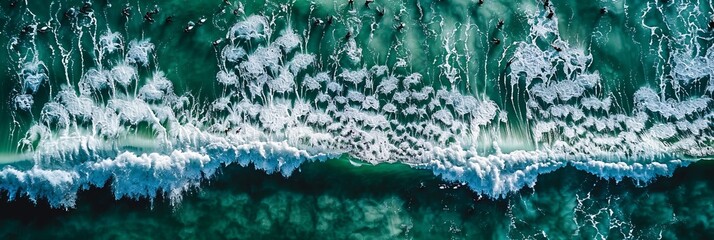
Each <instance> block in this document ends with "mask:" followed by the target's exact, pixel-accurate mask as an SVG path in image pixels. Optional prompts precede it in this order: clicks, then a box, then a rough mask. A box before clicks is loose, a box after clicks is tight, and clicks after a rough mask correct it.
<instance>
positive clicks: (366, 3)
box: [364, 0, 374, 8]
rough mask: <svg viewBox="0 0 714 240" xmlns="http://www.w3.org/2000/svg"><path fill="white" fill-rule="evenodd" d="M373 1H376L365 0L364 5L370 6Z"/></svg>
mask: <svg viewBox="0 0 714 240" xmlns="http://www.w3.org/2000/svg"><path fill="white" fill-rule="evenodd" d="M372 2H374V0H365V1H364V6H365V7H367V8H369V4H370V3H372Z"/></svg>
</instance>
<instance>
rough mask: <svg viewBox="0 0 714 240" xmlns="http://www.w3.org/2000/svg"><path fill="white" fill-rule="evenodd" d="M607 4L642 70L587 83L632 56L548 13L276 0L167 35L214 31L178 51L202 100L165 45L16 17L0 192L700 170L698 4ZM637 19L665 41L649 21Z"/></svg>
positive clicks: (79, 15)
mask: <svg viewBox="0 0 714 240" xmlns="http://www.w3.org/2000/svg"><path fill="white" fill-rule="evenodd" d="M452 4H454V5H458V4H460V3H452ZM463 4H464V5H467V3H465V2H464V3H463ZM603 4H604V5H606V6H607V7H604V9H606V10H603V11H605V13H602V14H616V13H624V14H625V15H627V12H628V8H637V9H640V10H639V11H641V13H642V16H629V18H634V19H635V20H631V21H630V22H635V23H639V24H638V25H634V26H629V27H630V28H636V29H638V31H642V32H648V34H644V35H643V36H642V38H643V39H644V40H645V41H639V42H637V44H638V46H639V47H641V48H645V49H646V50H644V51H643V53H641V54H642V55H644V56H640V57H634V59H639V60H640V61H641V64H642V65H644V64H650V62H654V66H653V67H652V68H653V69H654V70H653V72H651V73H649V72H648V73H645V74H643V76H642V77H643V79H635V80H631V79H630V80H629V81H628V82H627V84H624V85H626V86H625V87H622V86H621V85H620V84H619V82H625V80H624V79H617V78H616V77H617V76H618V75H616V74H612V73H607V72H602V70H601V69H599V68H597V66H596V65H597V64H598V63H597V62H598V61H599V59H598V58H595V57H594V53H593V52H595V50H593V49H592V48H593V47H592V45H595V44H596V43H598V42H600V43H602V45H605V46H606V47H604V48H605V49H607V50H608V51H613V53H612V54H616V53H614V52H620V54H629V53H628V51H627V50H626V49H617V48H618V47H621V46H619V45H622V44H624V43H619V44H618V43H617V41H621V40H617V39H615V40H613V39H611V38H615V37H613V36H611V35H612V32H613V31H616V30H613V27H612V26H610V28H609V29H607V28H604V29H594V34H592V36H590V38H591V39H590V40H588V41H587V42H595V43H591V44H592V45H589V46H588V44H583V42H582V41H581V40H578V39H573V38H571V37H565V36H563V34H562V32H564V31H565V30H563V29H562V28H563V26H564V25H568V24H569V23H568V22H567V21H561V20H560V19H561V17H562V16H561V15H559V14H554V13H553V11H555V10H556V9H557V8H558V6H557V5H553V4H550V3H549V2H548V1H546V2H540V1H524V2H521V3H519V4H516V3H498V4H492V5H489V6H484V7H483V8H479V9H478V11H480V12H479V13H480V14H481V15H477V16H479V17H481V18H478V17H474V16H459V17H447V16H439V15H438V14H434V13H435V12H437V11H436V10H434V8H436V7H435V6H431V10H429V9H427V8H423V7H422V6H418V8H417V10H416V11H412V9H410V10H407V8H406V7H405V6H404V4H394V5H389V4H385V5H377V4H374V5H372V6H371V7H372V8H369V9H368V10H367V9H364V8H363V7H361V6H360V4H355V6H349V4H348V3H347V2H345V3H331V2H330V3H326V2H325V3H323V2H313V3H304V2H292V3H284V4H283V3H266V4H265V5H264V6H263V8H257V9H262V10H256V9H250V7H249V6H246V7H244V6H243V5H239V6H231V8H235V9H236V10H235V11H233V12H231V11H230V8H226V7H223V11H224V12H219V14H225V15H230V14H235V12H236V11H237V12H238V13H237V14H235V15H237V17H235V19H232V18H231V20H219V17H217V16H209V17H207V18H199V19H194V20H193V21H192V22H191V23H193V24H194V25H191V24H187V23H185V22H174V23H172V24H174V25H177V26H179V25H180V26H181V27H182V28H183V29H184V31H185V32H186V33H183V32H181V31H176V33H174V34H176V38H185V36H183V35H182V34H193V33H194V32H196V31H201V30H202V28H205V27H207V26H205V25H214V26H217V27H216V28H217V29H219V30H220V33H221V34H214V35H211V36H209V37H204V38H203V39H202V41H196V42H199V43H193V42H192V43H193V44H195V45H191V46H189V47H187V48H199V49H205V50H206V52H208V53H209V54H211V56H212V58H213V59H215V62H203V61H200V62H191V61H190V60H186V59H184V61H188V63H193V64H196V65H201V64H209V65H215V67H216V68H217V69H218V70H217V71H214V72H212V73H211V74H212V77H210V78H206V79H198V81H201V82H202V84H205V85H209V86H211V88H212V89H214V90H215V91H213V93H212V94H209V93H206V92H207V91H208V90H206V89H203V88H193V87H185V86H182V87H180V88H178V87H176V86H175V85H177V83H178V82H181V81H184V80H183V79H177V78H178V77H180V75H178V76H176V75H174V76H173V77H172V76H169V75H170V74H167V73H166V72H168V71H176V69H166V68H162V64H161V62H160V61H161V60H160V59H162V58H165V56H162V55H161V54H159V53H158V51H157V48H159V47H160V44H161V43H158V42H154V41H152V39H151V38H150V37H143V36H142V35H145V34H143V33H142V34H139V35H136V34H129V33H128V31H127V30H126V29H121V28H116V27H114V28H113V27H110V26H109V24H107V25H103V24H99V22H101V21H98V20H97V19H103V18H108V17H107V16H106V15H107V12H108V11H105V10H99V9H92V8H91V7H92V6H89V10H91V11H89V10H87V9H85V7H86V6H73V8H72V9H74V10H72V11H70V10H67V9H69V6H63V5H62V4H61V3H58V4H57V5H59V6H57V7H50V9H53V10H56V11H50V12H49V13H48V16H42V15H40V14H39V13H38V14H35V13H34V12H33V10H31V9H29V8H28V9H27V10H26V11H25V12H24V13H22V15H23V16H25V18H27V19H32V20H28V21H27V23H28V24H27V25H26V26H19V27H18V28H20V29H21V31H22V32H23V33H22V34H20V35H19V36H17V37H14V36H13V37H7V38H8V39H7V40H8V42H7V43H6V46H7V52H8V57H9V59H10V62H11V63H10V64H8V67H7V68H8V69H10V71H12V73H13V78H12V79H11V80H6V81H12V82H13V83H12V85H11V86H12V89H10V90H8V91H10V93H9V94H8V99H9V100H8V101H6V103H5V104H7V105H9V106H10V107H9V110H10V111H8V113H6V115H8V116H10V117H11V118H12V119H13V121H11V123H10V124H9V125H11V126H12V128H11V129H13V130H12V131H13V133H12V134H10V135H11V136H17V139H16V141H14V146H13V147H12V148H11V150H10V152H11V153H8V154H6V155H7V156H4V157H1V158H0V167H1V170H0V190H2V191H3V192H5V193H7V194H8V196H9V199H10V200H13V199H15V198H18V197H21V196H22V197H28V198H29V199H30V200H31V201H44V200H46V201H47V202H48V203H49V204H50V205H51V206H52V207H55V208H73V207H76V200H77V193H78V192H79V191H81V190H85V189H89V188H91V187H100V188H101V187H103V186H105V185H108V186H111V191H112V193H113V195H114V197H115V198H116V199H120V198H123V197H128V198H132V199H141V198H149V199H155V198H157V196H158V195H161V196H163V197H166V198H167V199H169V200H170V201H171V203H172V204H178V203H180V202H181V200H182V197H183V195H184V194H185V192H187V191H191V190H193V189H197V188H200V187H201V186H200V185H201V183H202V182H204V181H206V180H210V179H211V178H213V177H215V175H216V174H220V172H221V168H223V167H224V166H227V165H231V164H239V165H241V166H252V167H254V168H256V169H260V170H263V171H265V172H267V173H279V174H281V175H283V176H285V177H290V175H291V174H292V173H294V172H295V171H299V170H300V167H301V165H303V164H304V163H306V162H323V161H330V160H331V159H335V158H338V157H340V156H350V157H353V158H355V159H359V160H360V161H363V162H366V163H369V164H380V163H401V164H406V165H408V166H410V167H412V168H419V169H427V170H429V171H431V172H433V174H434V175H437V176H440V177H441V178H443V179H444V180H446V181H449V182H453V183H456V184H459V185H465V186H468V187H469V188H470V189H471V190H472V191H474V192H476V193H478V194H480V195H484V196H486V197H490V198H504V197H507V196H508V195H509V194H510V193H513V192H516V191H519V190H521V189H522V188H525V187H530V188H532V187H534V186H535V184H536V180H537V178H538V176H540V175H542V174H545V173H549V172H553V171H555V170H558V169H561V168H563V167H566V166H572V167H575V168H577V169H579V170H582V171H585V172H588V173H591V174H594V175H596V176H598V177H601V178H605V179H614V180H616V181H621V180H628V181H634V182H636V183H637V184H638V185H645V184H647V183H649V182H651V181H652V180H653V179H655V178H657V177H660V176H671V175H672V174H673V172H674V170H675V169H677V168H679V167H683V166H687V165H689V164H691V163H693V162H695V161H698V160H701V159H706V158H709V157H711V156H712V155H713V153H714V149H713V148H712V136H713V135H712V122H711V121H712V118H714V112H713V109H712V106H714V103H712V98H711V96H712V92H713V91H714V81H711V77H712V74H714V49H713V47H712V46H713V45H712V44H711V40H712V34H711V33H710V29H708V26H707V23H708V22H709V21H710V19H709V16H708V15H707V14H705V13H704V12H705V11H700V10H699V8H702V7H706V6H707V4H709V5H711V3H699V2H693V3H672V4H676V5H675V6H673V7H672V8H674V9H676V10H677V11H678V12H687V13H688V14H689V15H688V16H686V17H672V18H669V17H668V16H670V15H668V11H670V10H667V9H665V7H667V6H666V5H657V4H650V3H649V2H648V3H644V4H633V5H635V6H630V5H629V3H621V2H619V1H612V2H604V3H603ZM110 5H111V4H110ZM474 6H476V7H474ZM122 7H123V5H121V4H115V6H111V7H110V9H111V10H112V11H114V12H116V13H113V14H118V12H119V9H121V8H122ZM446 7H447V8H453V7H454V6H446ZM708 7H709V8H710V9H711V8H712V7H711V6H708ZM465 8H466V9H472V8H478V4H475V3H472V4H471V5H469V6H468V7H465ZM152 9H153V6H148V9H146V8H145V9H140V10H139V13H141V12H145V11H152ZM226 9H228V10H226ZM308 9H309V10H308ZM320 9H328V10H330V11H331V10H334V11H336V13H325V12H324V11H327V10H320ZM355 9H358V10H355ZM504 9H517V10H516V11H514V12H513V13H512V14H510V15H506V14H498V13H500V12H503V11H504ZM380 11H383V12H380ZM474 11H476V10H474ZM382 14H384V16H381V15H382ZM598 14H600V13H598ZM651 14H659V15H658V16H662V17H661V19H662V20H661V23H662V24H661V25H662V26H651V24H650V23H651V19H650V18H651V16H649V15H651ZM136 15H137V16H135V17H136V18H140V15H139V14H138V13H137V14H136ZM457 15H458V14H457ZM482 16H486V17H485V18H487V19H486V20H484V19H483V18H484V17H482ZM45 18H48V19H49V20H40V19H45ZM134 21H141V20H134ZM163 21H164V19H157V20H156V22H155V23H152V24H154V25H159V24H165V23H163ZM202 21H204V22H202ZM129 23H130V22H129ZM129 23H125V24H126V25H129ZM144 24H146V23H144ZM184 24H185V27H183V25H184ZM48 26H49V27H48ZM189 26H195V27H193V28H191V29H189ZM338 26H339V27H338ZM43 27H47V28H46V29H45V30H42V29H43ZM517 27H519V29H520V30H506V29H507V28H517ZM67 36H71V37H67ZM3 39H5V38H3ZM612 42H615V43H612ZM608 44H612V45H608ZM48 49H49V51H48ZM632 54H633V55H637V54H640V53H632ZM166 57H168V58H171V56H166ZM425 59H426V60H425ZM433 59H436V60H433ZM163 61H172V60H171V59H166V60H163ZM635 76H637V75H635ZM205 85H202V86H205ZM5 86H7V85H5ZM10 139H13V138H12V137H10ZM13 140H14V139H13ZM357 165H358V164H357Z"/></svg>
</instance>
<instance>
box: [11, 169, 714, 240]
mask: <svg viewBox="0 0 714 240" xmlns="http://www.w3.org/2000/svg"><path fill="white" fill-rule="evenodd" d="M301 169H302V170H301V171H300V172H298V173H295V174H294V175H293V176H291V177H290V178H287V179H285V178H284V177H282V176H279V175H268V174H265V173H264V172H262V171H256V170H252V169H251V168H243V167H236V166H231V167H227V168H225V169H224V171H223V173H222V174H221V175H219V176H218V177H216V178H214V179H212V180H211V181H207V182H205V183H204V187H203V188H202V189H200V190H197V191H194V192H191V193H189V194H186V196H185V198H184V200H183V201H182V202H181V204H180V205H179V206H175V207H174V206H170V205H168V204H167V202H166V201H165V200H163V199H157V200H154V202H153V203H151V202H150V201H148V200H146V199H143V200H140V201H136V200H129V199H122V200H118V201H117V200H114V198H113V196H112V193H111V192H110V191H109V190H108V189H91V190H89V191H83V192H81V193H80V194H79V200H78V202H77V208H76V209H72V210H69V211H64V210H57V209H51V208H49V206H48V205H47V204H46V203H44V202H40V203H39V204H37V205H35V204H33V203H31V202H29V201H27V200H26V199H22V200H17V201H13V202H5V201H3V203H2V204H0V206H2V209H3V212H2V214H0V223H2V224H1V225H0V226H2V227H0V236H1V237H2V238H4V239H38V238H39V239H47V238H73V237H76V236H83V237H87V238H92V239H97V238H101V239H106V238H109V239H137V238H139V239H141V238H146V237H147V236H150V237H152V238H160V239H177V238H181V239H216V238H230V239H235V238H240V239H255V238H263V239H314V238H319V239H385V238H388V239H394V238H397V239H405V238H407V239H484V238H485V239H507V238H511V239H524V238H527V239H545V238H550V239H603V238H604V239H632V238H644V239H660V238H663V239H708V238H711V237H713V236H714V235H712V234H713V233H714V231H713V230H714V228H713V227H712V221H713V220H714V205H713V202H712V199H714V186H713V185H712V184H714V181H713V180H712V178H711V174H710V173H711V172H712V171H714V165H712V164H711V163H709V162H700V163H696V164H694V165H692V166H690V167H687V168H683V169H679V170H677V171H676V172H675V173H674V175H673V176H672V177H671V178H660V179H657V180H655V181H654V182H653V183H651V184H649V185H648V186H647V187H637V186H636V185H635V184H633V183H632V182H631V181H623V182H620V183H616V182H615V181H607V180H603V179H600V178H598V177H595V176H593V175H590V174H585V173H583V172H582V171H578V170H575V169H574V168H572V167H567V168H564V169H560V170H557V171H555V172H553V173H550V174H545V175H542V176H540V177H539V178H538V184H537V185H536V186H535V188H534V189H524V190H522V191H519V192H518V193H514V194H512V195H511V196H510V197H509V198H507V199H502V200H489V199H487V198H480V197H479V196H478V195H477V194H475V193H474V192H473V191H471V190H469V189H468V188H466V187H459V186H458V185H454V184H449V183H445V182H443V181H441V180H439V179H438V178H437V177H434V176H433V175H432V174H431V173H430V172H428V171H423V170H414V169H411V168H409V167H406V166H404V165H394V164H380V165H376V166H371V165H365V166H362V167H353V166H352V165H351V164H350V163H349V161H348V160H346V159H341V160H335V161H328V162H326V163H308V164H305V165H304V166H303V167H302V168H301ZM422 186H423V187H422ZM442 188H444V189H442Z"/></svg>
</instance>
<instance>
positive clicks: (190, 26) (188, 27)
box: [183, 21, 196, 32]
mask: <svg viewBox="0 0 714 240" xmlns="http://www.w3.org/2000/svg"><path fill="white" fill-rule="evenodd" d="M195 26H196V23H194V22H193V21H188V24H186V27H184V28H183V32H190V31H191V30H193V28H194V27H195Z"/></svg>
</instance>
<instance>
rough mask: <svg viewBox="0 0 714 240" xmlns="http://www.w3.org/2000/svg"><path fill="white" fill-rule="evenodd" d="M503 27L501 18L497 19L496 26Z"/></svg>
mask: <svg viewBox="0 0 714 240" xmlns="http://www.w3.org/2000/svg"><path fill="white" fill-rule="evenodd" d="M501 27H503V19H498V24H496V28H498V29H501Z"/></svg>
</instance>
